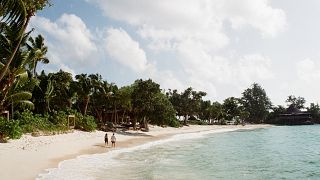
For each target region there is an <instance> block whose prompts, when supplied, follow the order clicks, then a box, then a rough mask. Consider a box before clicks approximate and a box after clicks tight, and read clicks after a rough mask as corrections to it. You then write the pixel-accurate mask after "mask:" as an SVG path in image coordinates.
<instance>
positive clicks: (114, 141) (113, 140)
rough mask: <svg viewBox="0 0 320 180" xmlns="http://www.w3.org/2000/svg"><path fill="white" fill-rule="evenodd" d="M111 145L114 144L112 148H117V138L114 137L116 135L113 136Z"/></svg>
mask: <svg viewBox="0 0 320 180" xmlns="http://www.w3.org/2000/svg"><path fill="white" fill-rule="evenodd" d="M111 143H112V147H114V148H115V147H116V137H115V136H114V133H113V134H112V136H111Z"/></svg>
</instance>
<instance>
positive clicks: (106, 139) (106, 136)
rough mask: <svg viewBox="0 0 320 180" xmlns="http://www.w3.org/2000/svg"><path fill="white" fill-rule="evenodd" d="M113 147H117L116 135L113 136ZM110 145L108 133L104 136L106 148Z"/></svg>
mask: <svg viewBox="0 0 320 180" xmlns="http://www.w3.org/2000/svg"><path fill="white" fill-rule="evenodd" d="M111 143H112V145H111V147H114V148H115V147H116V137H115V136H114V133H113V134H112V136H111ZM106 145H108V133H106V135H104V146H106Z"/></svg>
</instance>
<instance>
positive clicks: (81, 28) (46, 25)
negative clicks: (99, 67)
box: [30, 14, 98, 70]
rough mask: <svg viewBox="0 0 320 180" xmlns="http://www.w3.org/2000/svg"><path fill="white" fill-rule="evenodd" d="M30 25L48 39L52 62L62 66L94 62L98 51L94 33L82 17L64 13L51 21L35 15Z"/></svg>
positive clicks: (77, 65)
mask: <svg viewBox="0 0 320 180" xmlns="http://www.w3.org/2000/svg"><path fill="white" fill-rule="evenodd" d="M30 27H32V28H35V29H36V33H40V34H42V35H43V36H44V37H45V39H46V40H47V44H46V45H47V46H48V48H49V51H48V56H49V58H50V62H51V63H50V64H54V65H56V66H57V67H59V68H62V67H68V66H72V67H74V66H75V67H81V66H82V65H90V64H92V62H94V60H95V59H94V57H95V54H96V53H97V51H98V48H97V46H96V43H95V40H94V35H93V34H92V33H91V32H90V30H89V29H88V28H87V27H86V24H85V23H84V22H83V21H82V20H81V18H80V17H78V16H76V15H74V14H63V15H62V16H61V17H60V18H59V19H57V20H56V21H51V20H49V19H47V18H45V17H41V16H35V17H34V18H32V20H31V22H30ZM89 62H90V63H89ZM66 64H68V66H67V65H66ZM68 68H69V70H70V69H71V68H70V67H68Z"/></svg>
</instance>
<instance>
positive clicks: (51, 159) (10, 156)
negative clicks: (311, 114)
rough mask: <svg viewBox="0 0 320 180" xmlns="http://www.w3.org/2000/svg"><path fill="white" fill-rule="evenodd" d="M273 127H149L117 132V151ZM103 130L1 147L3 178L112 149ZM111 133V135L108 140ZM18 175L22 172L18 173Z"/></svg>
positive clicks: (40, 171) (21, 175) (36, 174)
mask: <svg viewBox="0 0 320 180" xmlns="http://www.w3.org/2000/svg"><path fill="white" fill-rule="evenodd" d="M267 127H272V125H265V124H257V125H246V126H240V125H238V126H235V125H206V126H205V125H190V126H184V127H181V128H171V127H166V128H162V127H158V126H150V131H149V132H142V131H132V130H130V131H125V132H116V133H115V135H116V137H117V143H116V148H115V149H123V148H129V147H134V146H138V145H142V144H145V143H148V142H153V141H157V140H162V139H167V138H169V137H171V136H173V135H177V134H185V133H197V132H204V131H212V133H219V132H227V131H235V130H239V129H258V128H267ZM104 134H105V132H103V131H95V132H82V131H74V132H72V133H68V134H60V135H54V136H40V137H32V136H31V135H23V137H22V138H21V139H18V140H11V141H10V142H9V143H4V144H0V162H1V164H0V169H1V170H2V171H3V173H1V176H2V178H3V179H10V180H15V179H35V178H37V177H39V174H46V173H47V172H48V171H47V169H52V168H57V167H58V166H59V163H60V162H62V161H64V160H69V159H74V158H77V157H78V156H80V155H90V154H100V153H106V152H109V151H111V150H113V148H111V147H110V146H111V145H110V144H109V146H108V147H107V148H106V147H105V146H104ZM111 134H112V133H111V132H108V135H109V138H110V137H111ZM17 172H19V173H17Z"/></svg>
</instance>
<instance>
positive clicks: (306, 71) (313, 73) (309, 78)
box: [296, 59, 320, 83]
mask: <svg viewBox="0 0 320 180" xmlns="http://www.w3.org/2000/svg"><path fill="white" fill-rule="evenodd" d="M296 71H297V75H298V78H299V80H302V81H303V82H307V83H314V82H317V81H320V63H319V62H317V61H313V60H311V59H304V60H302V61H299V62H297V63H296Z"/></svg>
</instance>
